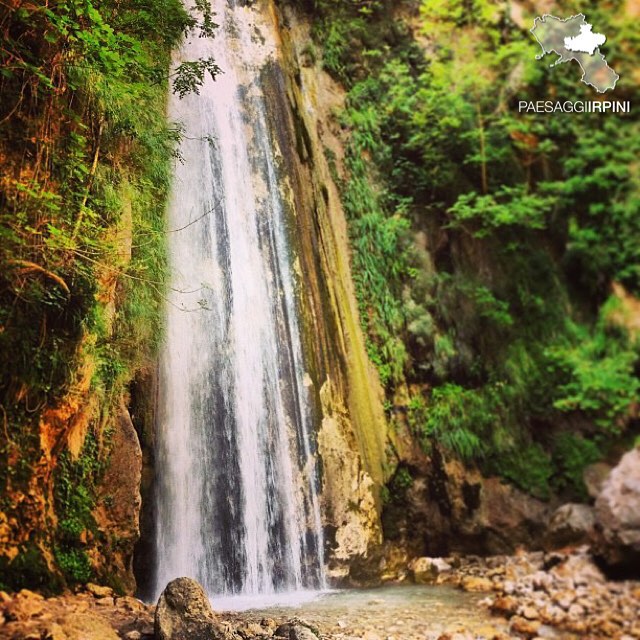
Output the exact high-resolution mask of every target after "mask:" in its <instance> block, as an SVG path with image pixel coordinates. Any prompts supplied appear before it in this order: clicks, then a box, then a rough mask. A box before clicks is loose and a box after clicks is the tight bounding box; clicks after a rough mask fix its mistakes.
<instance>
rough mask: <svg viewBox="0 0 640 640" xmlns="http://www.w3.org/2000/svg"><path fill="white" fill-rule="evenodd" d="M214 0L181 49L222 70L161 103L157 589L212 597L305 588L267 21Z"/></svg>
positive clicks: (289, 261) (307, 498) (294, 355)
mask: <svg viewBox="0 0 640 640" xmlns="http://www.w3.org/2000/svg"><path fill="white" fill-rule="evenodd" d="M239 4H240V3H238V5H239ZM242 4H249V3H242ZM213 8H214V10H215V12H216V17H215V20H216V22H217V23H218V24H219V25H220V26H219V28H218V30H217V36H216V38H214V39H213V40H210V39H206V38H198V37H193V39H192V40H191V41H189V42H187V43H185V45H184V47H183V50H182V51H181V52H180V56H181V57H182V58H183V59H185V60H188V59H191V60H192V59H196V58H200V57H208V56H213V57H214V58H215V60H216V63H217V64H218V65H219V66H220V67H221V68H222V70H223V73H222V74H221V75H219V76H218V78H217V79H216V81H215V82H213V81H210V79H209V80H207V82H206V83H205V85H204V86H203V87H202V89H201V91H200V95H199V96H196V95H189V96H187V97H185V98H184V99H182V100H180V99H178V98H177V97H175V96H172V97H171V99H170V105H169V114H170V118H171V119H172V120H174V121H177V122H180V123H182V126H183V134H184V137H183V141H182V144H181V146H180V154H181V159H180V162H178V163H177V164H176V170H175V176H174V186H173V190H172V196H171V201H170V206H169V229H170V233H169V234H168V244H169V259H170V268H171V284H172V290H171V293H170V299H169V301H168V305H167V323H166V326H167V328H166V339H165V346H164V347H163V351H162V354H161V362H160V381H159V400H158V431H157V443H156V469H157V476H158V481H157V499H156V515H157V526H156V528H157V533H156V551H157V558H156V562H157V572H156V577H155V591H156V595H158V593H159V592H160V591H161V590H162V589H163V588H164V586H165V585H166V583H167V582H168V581H169V580H171V579H173V578H175V577H178V576H183V575H184V576H190V577H193V578H196V579H197V580H199V581H200V582H201V583H202V584H203V586H204V587H205V590H206V591H207V592H208V593H209V594H210V595H211V596H212V597H215V596H227V595H233V594H243V595H268V594H273V593H278V592H295V591H299V590H302V589H317V588H322V587H323V586H324V562H323V539H322V527H321V521H320V509H319V501H318V495H317V483H318V478H317V470H316V456H315V450H314V444H313V441H312V436H313V434H312V419H311V411H310V404H309V398H308V395H309V394H308V386H307V384H306V380H307V379H308V378H307V376H306V374H305V369H304V361H303V352H302V345H301V338H300V322H299V319H298V316H299V309H298V307H299V304H298V293H297V289H298V284H297V281H296V276H295V271H294V268H293V265H294V263H295V255H294V252H293V250H292V247H291V245H290V238H289V235H290V234H289V228H288V217H287V215H286V211H285V206H284V202H283V197H282V193H281V192H282V188H281V182H282V181H281V177H280V176H279V172H278V162H277V154H278V150H277V149H276V148H275V146H274V143H273V142H272V140H271V138H270V135H269V126H268V120H267V113H266V108H265V99H264V93H263V89H262V87H261V81H260V78H261V73H262V72H263V71H264V69H265V68H266V67H267V66H268V63H269V61H270V60H272V59H273V56H274V55H276V52H277V49H276V45H275V37H274V32H275V31H274V25H272V24H270V23H269V21H270V20H271V18H270V17H268V16H267V17H265V16H263V15H262V13H261V11H260V9H259V8H257V7H251V6H236V3H235V2H234V1H233V0H229V2H227V1H226V0H213ZM285 151H286V150H285Z"/></svg>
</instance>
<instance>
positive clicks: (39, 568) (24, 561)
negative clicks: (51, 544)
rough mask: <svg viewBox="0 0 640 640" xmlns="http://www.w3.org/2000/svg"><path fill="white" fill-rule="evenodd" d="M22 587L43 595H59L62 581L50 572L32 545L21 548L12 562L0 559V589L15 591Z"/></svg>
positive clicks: (42, 556) (42, 555)
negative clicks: (36, 590) (30, 588)
mask: <svg viewBox="0 0 640 640" xmlns="http://www.w3.org/2000/svg"><path fill="white" fill-rule="evenodd" d="M24 585H29V586H30V587H32V588H33V589H38V590H39V591H43V592H45V593H59V592H60V591H61V589H62V586H63V581H62V579H61V578H60V576H59V575H56V574H55V573H53V572H52V571H51V569H50V568H49V565H48V564H47V561H46V558H45V556H44V554H43V553H42V551H41V550H40V549H39V548H38V547H37V546H36V545H35V544H33V543H28V544H27V545H25V546H24V547H21V548H20V550H19V551H18V554H17V555H16V556H15V558H13V559H12V560H7V559H6V558H0V589H9V590H11V591H17V590H18V589H21V588H22V587H23V586H24Z"/></svg>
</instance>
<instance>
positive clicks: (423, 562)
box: [409, 558, 452, 584]
mask: <svg viewBox="0 0 640 640" xmlns="http://www.w3.org/2000/svg"><path fill="white" fill-rule="evenodd" d="M409 568H410V570H411V577H412V578H413V581H414V582H415V583H416V584H433V583H434V582H436V580H437V578H438V576H439V575H440V574H442V573H447V572H449V571H451V569H452V567H451V565H450V564H449V563H448V562H447V561H446V560H444V559H443V558H416V560H414V561H413V562H412V563H411V565H410V566H409Z"/></svg>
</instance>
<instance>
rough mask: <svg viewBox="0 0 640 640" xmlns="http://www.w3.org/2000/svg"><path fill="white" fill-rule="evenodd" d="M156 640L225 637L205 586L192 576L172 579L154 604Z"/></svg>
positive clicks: (210, 639) (208, 639) (199, 639)
mask: <svg viewBox="0 0 640 640" xmlns="http://www.w3.org/2000/svg"><path fill="white" fill-rule="evenodd" d="M155 636H156V639H157V640H213V639H215V638H220V637H224V633H221V630H220V625H219V624H218V620H217V618H216V616H215V614H214V613H213V610H212V609H211V605H210V604H209V599H208V598H207V594H206V593H205V592H204V589H203V588H202V587H201V586H200V585H199V584H198V583H197V582H196V581H195V580H192V579H191V578H177V579H176V580H172V581H171V582H170V583H169V584H168V585H167V586H166V588H165V590H164V591H163V592H162V595H161V596H160V599H159V600H158V606H157V607H156V617H155Z"/></svg>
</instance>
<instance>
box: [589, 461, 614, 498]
mask: <svg viewBox="0 0 640 640" xmlns="http://www.w3.org/2000/svg"><path fill="white" fill-rule="evenodd" d="M610 473H611V465H608V464H607V463H606V462H596V463H594V464H590V465H589V466H588V467H586V468H585V470H584V472H583V474H582V480H583V481H584V486H585V487H586V488H587V493H588V494H589V496H590V497H591V498H593V499H594V500H595V499H596V498H597V497H598V496H599V495H600V492H601V491H602V489H603V488H604V483H605V482H606V481H607V478H608V477H609V474H610Z"/></svg>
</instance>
